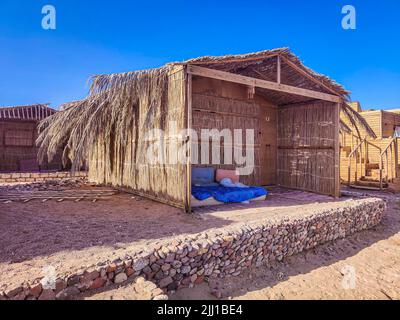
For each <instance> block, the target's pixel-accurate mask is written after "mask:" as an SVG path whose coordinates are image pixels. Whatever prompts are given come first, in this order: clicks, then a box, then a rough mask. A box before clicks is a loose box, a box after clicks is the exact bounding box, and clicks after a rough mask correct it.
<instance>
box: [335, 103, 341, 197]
mask: <svg viewBox="0 0 400 320" xmlns="http://www.w3.org/2000/svg"><path fill="white" fill-rule="evenodd" d="M334 108H335V110H334V119H333V121H334V128H335V129H334V134H335V139H334V143H335V145H334V148H335V160H334V162H335V163H334V166H335V169H334V172H335V191H334V196H335V197H336V198H339V197H340V140H339V132H340V127H339V122H340V108H341V103H336V104H335V105H334Z"/></svg>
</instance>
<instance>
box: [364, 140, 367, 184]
mask: <svg viewBox="0 0 400 320" xmlns="http://www.w3.org/2000/svg"><path fill="white" fill-rule="evenodd" d="M367 157H368V144H367V140H366V139H365V145H364V177H365V176H366V175H367V163H368V159H367Z"/></svg>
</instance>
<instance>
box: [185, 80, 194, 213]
mask: <svg viewBox="0 0 400 320" xmlns="http://www.w3.org/2000/svg"><path fill="white" fill-rule="evenodd" d="M192 83H193V79H192V75H191V74H190V73H186V115H187V123H186V125H187V129H188V138H187V141H186V144H187V145H186V148H187V149H186V150H187V155H186V156H187V163H186V176H187V182H186V211H187V212H188V213H191V212H192V207H191V196H192V140H191V137H190V135H189V132H190V131H189V130H190V129H192V107H193V106H192V95H193V94H192Z"/></svg>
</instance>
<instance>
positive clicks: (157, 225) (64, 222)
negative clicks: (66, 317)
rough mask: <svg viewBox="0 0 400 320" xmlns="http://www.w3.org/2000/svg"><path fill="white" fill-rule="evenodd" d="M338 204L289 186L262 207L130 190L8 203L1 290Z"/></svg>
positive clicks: (1, 223)
mask: <svg viewBox="0 0 400 320" xmlns="http://www.w3.org/2000/svg"><path fill="white" fill-rule="evenodd" d="M0 191H1V189H0ZM332 205H337V204H336V203H335V202H333V201H332V198H330V197H326V196H318V195H313V194H311V193H304V192H299V191H288V190H285V189H282V190H276V191H274V192H272V193H271V195H270V196H269V197H268V200H267V201H262V202H260V203H257V204H251V205H229V206H222V207H212V208H207V209H197V211H196V213H195V214H194V215H188V214H185V213H183V212H182V211H181V210H179V209H176V208H173V207H170V206H167V205H163V204H160V203H157V202H153V201H150V200H147V199H143V198H140V197H133V198H132V195H130V194H119V195H115V196H112V197H111V199H109V200H101V201H98V202H96V203H92V202H90V201H81V202H74V201H64V202H60V203H58V202H55V201H48V202H45V203H42V202H41V201H39V200H33V201H31V202H28V203H20V202H12V203H8V204H4V203H0V290H2V289H3V290H4V287H5V286H9V287H10V286H14V285H19V284H21V283H22V282H24V281H27V280H32V279H35V278H38V277H41V276H43V268H44V267H48V266H52V267H54V268H55V269H56V272H57V274H59V275H64V274H69V273H71V272H75V271H78V270H80V269H82V268H85V267H89V266H93V265H96V264H97V263H98V262H105V261H108V260H110V261H112V260H114V259H117V258H121V257H124V256H125V255H126V253H127V252H129V253H132V252H137V251H140V250H141V249H145V248H146V247H148V246H151V245H155V244H156V243H157V242H158V241H160V240H165V239H169V238H175V237H177V236H185V235H189V234H196V233H200V232H205V231H207V232H209V231H210V230H212V229H217V228H220V227H224V226H229V225H233V224H236V223H243V222H249V221H252V220H256V219H261V218H264V219H265V218H268V219H270V220H271V221H272V220H279V219H282V217H284V216H293V215H305V214H311V213H312V212H313V209H315V208H316V207H318V208H319V207H329V206H332Z"/></svg>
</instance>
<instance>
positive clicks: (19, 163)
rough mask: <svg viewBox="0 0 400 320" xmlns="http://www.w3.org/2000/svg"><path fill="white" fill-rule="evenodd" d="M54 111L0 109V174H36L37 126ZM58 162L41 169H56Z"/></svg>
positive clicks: (41, 107) (39, 107)
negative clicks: (34, 172)
mask: <svg viewBox="0 0 400 320" xmlns="http://www.w3.org/2000/svg"><path fill="white" fill-rule="evenodd" d="M55 112H56V111H55V110H53V109H51V108H49V107H48V105H32V106H19V107H2V108H0V172H33V171H39V170H40V167H39V164H38V161H37V152H38V147H37V146H36V145H35V141H36V138H37V136H38V132H37V125H38V122H39V121H41V120H43V119H45V118H46V117H48V116H50V115H52V114H54V113H55ZM60 168H61V162H60V157H58V162H57V161H54V162H52V163H50V164H44V165H43V166H42V169H46V170H52V169H60Z"/></svg>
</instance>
